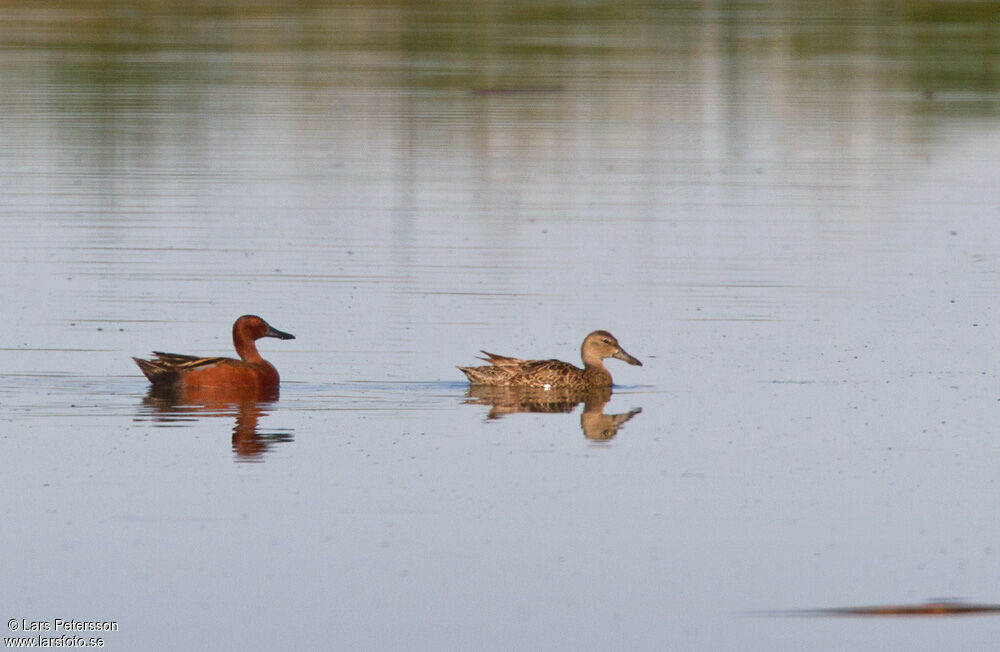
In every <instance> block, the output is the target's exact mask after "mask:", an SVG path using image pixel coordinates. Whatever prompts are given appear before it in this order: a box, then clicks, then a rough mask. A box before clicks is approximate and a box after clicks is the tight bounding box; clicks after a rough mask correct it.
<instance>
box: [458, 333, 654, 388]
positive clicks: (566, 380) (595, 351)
mask: <svg viewBox="0 0 1000 652" xmlns="http://www.w3.org/2000/svg"><path fill="white" fill-rule="evenodd" d="M482 353H483V355H484V356H486V357H484V358H482V359H483V360H486V361H487V362H489V363H490V364H489V365H485V366H482V367H459V369H460V370H461V371H462V373H464V374H465V375H466V376H467V377H468V379H469V382H470V383H472V384H474V385H496V386H510V387H541V388H543V389H546V388H565V389H589V388H594V387H610V386H611V382H612V381H611V374H610V373H609V372H608V370H607V369H606V368H605V367H604V359H605V358H618V359H619V360H624V361H625V362H627V363H629V364H631V365H639V366H642V363H641V362H639V361H638V360H636V359H635V358H633V357H632V356H631V355H629V354H628V353H626V352H625V349H623V348H622V347H621V345H620V344H618V340H616V339H615V336H614V335H612V334H611V333H609V332H608V331H594V332H593V333H591V334H590V335H588V336H587V337H586V339H584V340H583V344H582V345H581V347H580V357H581V358H583V369H580V368H579V367H576V366H574V365H571V364H570V363H568V362H563V361H561V360H520V359H518V358H509V357H507V356H503V355H496V354H495V353H489V352H487V351H483V352H482Z"/></svg>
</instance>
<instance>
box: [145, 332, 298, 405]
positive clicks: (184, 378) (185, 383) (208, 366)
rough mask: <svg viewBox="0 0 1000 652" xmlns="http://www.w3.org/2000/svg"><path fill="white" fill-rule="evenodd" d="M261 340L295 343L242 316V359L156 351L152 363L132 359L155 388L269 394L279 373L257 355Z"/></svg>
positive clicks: (236, 336) (236, 335) (237, 341)
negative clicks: (230, 390) (257, 342)
mask: <svg viewBox="0 0 1000 652" xmlns="http://www.w3.org/2000/svg"><path fill="white" fill-rule="evenodd" d="M262 337H276V338H278V339H280V340H293V339H295V336H294V335H292V334H291V333H285V332H283V331H279V330H278V329H276V328H273V327H272V326H271V325H270V324H268V323H267V322H266V321H264V320H263V319H261V318H260V317H258V316H256V315H243V316H242V317H240V318H239V319H237V320H236V322H235V323H234V324H233V346H235V347H236V353H237V354H238V355H239V356H240V359H239V360H236V359H234V358H221V357H220V358H202V357H199V356H195V355H183V354H179V353H163V352H162V351H153V355H154V356H156V358H155V359H152V360H143V359H142V358H132V359H133V360H135V363H136V364H137V365H139V368H140V369H141V370H142V373H144V374H145V375H146V378H149V382H151V383H153V386H154V387H163V388H167V387H171V388H178V389H181V388H182V389H190V390H195V389H201V388H223V389H234V390H246V391H253V392H268V391H273V390H276V389H277V388H278V383H279V382H280V378H279V376H278V370H277V369H275V368H274V365H272V364H271V363H270V362H268V361H267V360H265V359H264V358H262V357H261V355H260V353H258V352H257V345H256V344H255V342H256V341H257V340H258V339H260V338H262Z"/></svg>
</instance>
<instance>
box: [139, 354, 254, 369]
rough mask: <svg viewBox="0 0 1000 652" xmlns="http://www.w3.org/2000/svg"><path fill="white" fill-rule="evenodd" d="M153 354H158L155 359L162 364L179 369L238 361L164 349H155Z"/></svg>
mask: <svg viewBox="0 0 1000 652" xmlns="http://www.w3.org/2000/svg"><path fill="white" fill-rule="evenodd" d="M153 355H155V356H156V360H155V361H151V362H156V363H159V364H162V365H166V366H169V367H173V368H175V369H177V370H178V371H180V370H182V369H194V368H196V367H204V366H207V365H210V364H224V363H229V362H236V360H234V359H233V358H226V357H221V356H216V357H211V358H203V357H201V356H197V355H185V354H183V353H164V352H163V351H153Z"/></svg>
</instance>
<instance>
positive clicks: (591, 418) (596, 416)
mask: <svg viewBox="0 0 1000 652" xmlns="http://www.w3.org/2000/svg"><path fill="white" fill-rule="evenodd" d="M610 400H611V388H610V387H600V388H596V389H590V390H572V389H563V390H560V389H549V390H545V389H538V388H535V387H491V386H489V385H469V389H468V391H467V392H466V400H465V403H467V404H474V405H489V406H491V408H490V412H489V414H487V415H486V418H487V419H499V418H500V417H502V416H504V415H505V414H516V413H518V412H563V413H569V412H572V411H573V410H574V409H575V408H576V406H577V405H579V404H580V403H583V412H582V413H581V414H580V428H581V429H582V430H583V436H584V437H586V438H587V439H591V440H594V441H604V440H608V439H611V438H612V437H614V436H615V435H617V434H618V429H619V428H621V427H622V425H624V424H625V422H626V421H628V420H629V419H631V418H632V417H634V416H635V415H637V414H639V413H640V412H642V408H632V409H631V410H629V411H628V412H623V413H621V414H604V406H605V405H607V404H608V401H610Z"/></svg>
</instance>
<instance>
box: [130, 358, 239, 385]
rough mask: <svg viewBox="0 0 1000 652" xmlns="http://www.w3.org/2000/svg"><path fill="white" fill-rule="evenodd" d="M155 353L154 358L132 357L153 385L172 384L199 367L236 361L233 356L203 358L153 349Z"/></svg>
mask: <svg viewBox="0 0 1000 652" xmlns="http://www.w3.org/2000/svg"><path fill="white" fill-rule="evenodd" d="M153 355H154V356H156V357H155V358H154V359H152V360H143V359H142V358H132V359H133V360H135V363H136V364H137V365H139V369H141V370H142V373H143V374H144V375H145V376H146V378H148V379H149V382H151V383H153V385H172V384H174V383H176V382H177V381H178V380H180V378H181V375H182V374H183V373H185V372H187V371H189V370H191V369H196V368H198V367H204V366H207V365H213V364H228V363H231V362H236V360H233V359H232V358H221V357H213V358H202V357H199V356H196V355H184V354H182V353H164V352H163V351H153Z"/></svg>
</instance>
